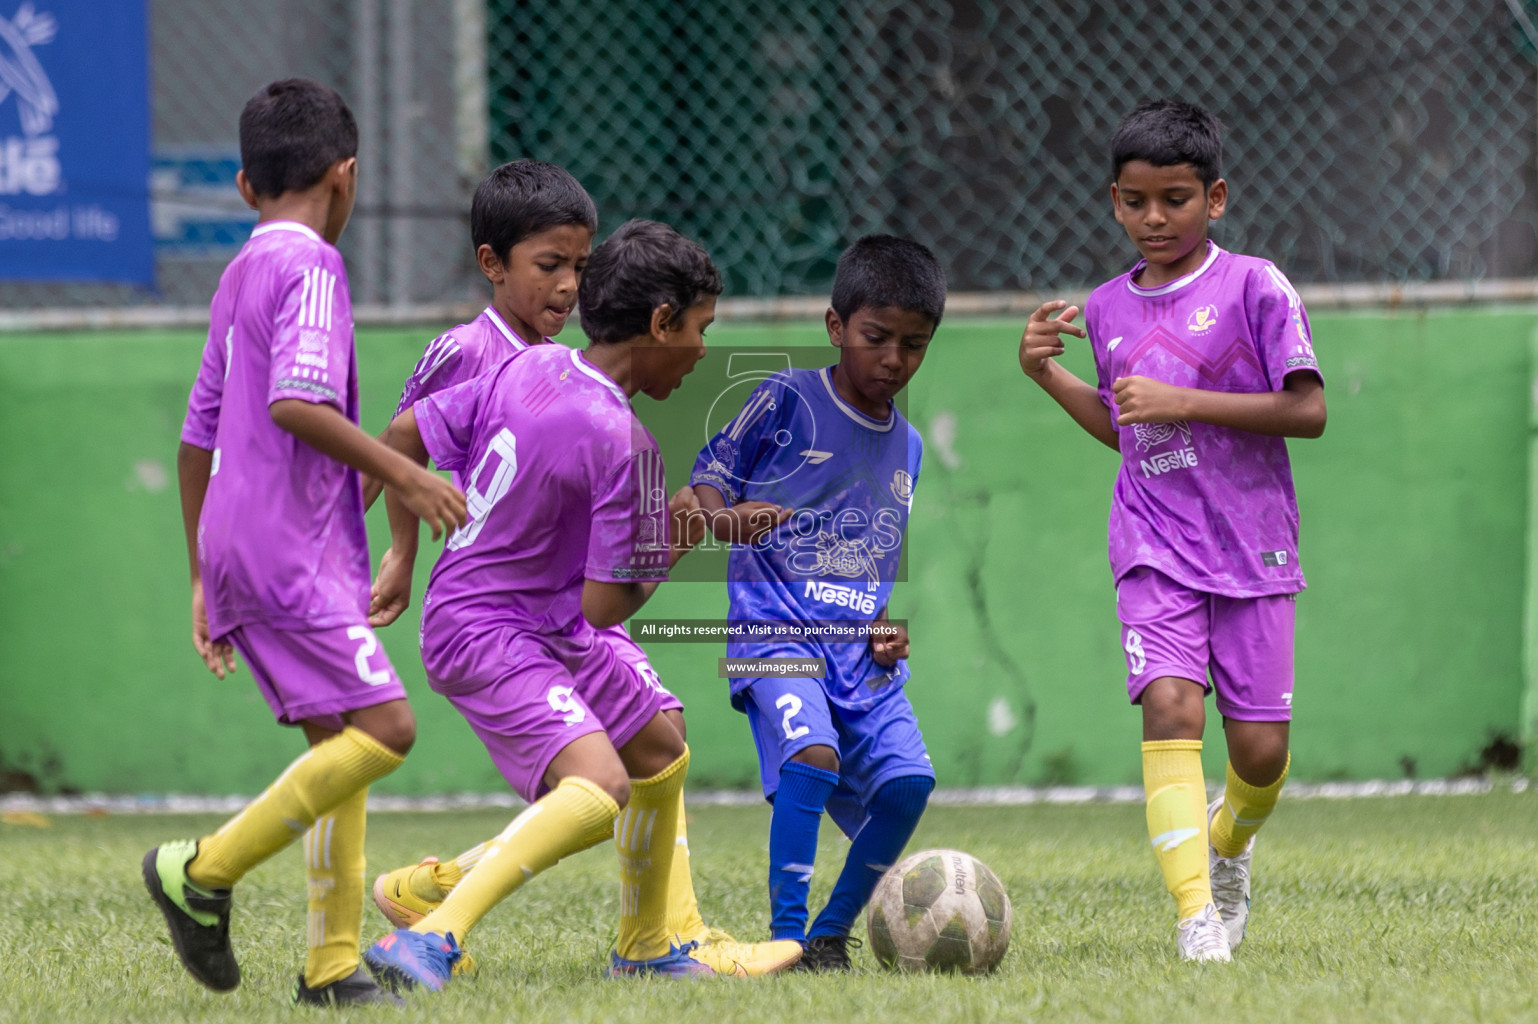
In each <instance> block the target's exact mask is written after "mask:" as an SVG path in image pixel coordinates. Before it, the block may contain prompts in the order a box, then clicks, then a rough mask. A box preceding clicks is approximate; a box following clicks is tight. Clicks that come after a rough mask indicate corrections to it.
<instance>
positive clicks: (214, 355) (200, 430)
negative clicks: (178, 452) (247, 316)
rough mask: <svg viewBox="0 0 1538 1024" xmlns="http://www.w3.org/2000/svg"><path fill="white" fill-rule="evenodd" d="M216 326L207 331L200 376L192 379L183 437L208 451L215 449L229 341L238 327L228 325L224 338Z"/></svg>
mask: <svg viewBox="0 0 1538 1024" xmlns="http://www.w3.org/2000/svg"><path fill="white" fill-rule="evenodd" d="M217 330H218V328H217V327H214V328H213V329H211V330H210V331H209V332H208V342H207V343H206V344H205V345H204V346H203V364H202V365H201V366H199V367H198V379H197V380H195V381H193V382H192V394H191V395H189V396H188V398H187V418H186V419H185V420H183V421H182V440H183V441H185V442H186V443H188V444H190V445H194V446H196V447H198V448H206V449H207V450H209V451H213V450H214V438H215V436H216V435H217V433H218V430H219V406H220V404H221V403H222V402H223V400H224V378H225V375H226V374H227V373H228V371H229V365H230V362H229V360H230V341H231V338H232V337H233V334H234V330H235V329H234V328H233V327H228V328H226V329H225V333H224V337H223V338H220V337H217V336H216V334H215V332H216V331H217Z"/></svg>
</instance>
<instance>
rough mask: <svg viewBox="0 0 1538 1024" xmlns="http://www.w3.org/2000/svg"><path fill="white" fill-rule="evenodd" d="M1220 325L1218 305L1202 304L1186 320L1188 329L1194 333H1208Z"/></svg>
mask: <svg viewBox="0 0 1538 1024" xmlns="http://www.w3.org/2000/svg"><path fill="white" fill-rule="evenodd" d="M1217 325H1218V307H1216V306H1211V305H1208V306H1200V307H1198V308H1197V309H1196V310H1195V311H1194V312H1192V314H1191V315H1190V317H1189V318H1187V320H1186V330H1188V331H1190V332H1191V333H1192V334H1206V333H1207V332H1208V331H1210V330H1212V329H1213V328H1214V327H1216V326H1217Z"/></svg>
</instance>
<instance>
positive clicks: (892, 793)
mask: <svg viewBox="0 0 1538 1024" xmlns="http://www.w3.org/2000/svg"><path fill="white" fill-rule="evenodd" d="M934 788H935V780H934V779H931V778H929V777H928V776H927V775H904V776H903V777H901V778H898V779H893V780H892V781H891V782H888V783H887V784H886V785H884V786H882V787H881V788H880V789H879V790H877V791H876V795H875V796H874V797H873V798H872V799H871V802H870V817H868V818H867V819H866V820H865V827H864V828H862V829H860V833H859V835H857V836H855V837H854V842H853V843H852V844H850V847H849V856H848V857H847V858H846V859H845V860H844V870H843V871H841V872H839V875H838V881H837V882H836V883H835V884H834V886H833V894H832V895H831V896H829V897H828V905H827V906H826V907H823V908H822V913H820V914H818V915H817V921H816V923H814V924H813V925H812V933H811V934H812V935H813V936H818V935H840V936H842V935H848V934H849V929H850V927H851V926H852V925H853V924H854V919H855V918H856V917H858V916H860V910H861V908H863V907H864V906H865V904H866V903H867V902H868V901H869V900H870V894H871V893H872V892H873V891H874V890H875V888H876V883H877V882H878V881H880V880H881V876H882V875H883V874H885V873H886V871H887V869H888V868H890V867H891V866H892V865H893V864H895V863H897V858H898V855H900V854H901V853H902V852H903V847H904V846H907V845H908V840H909V839H911V838H913V830H914V829H915V828H916V827H918V823H919V818H920V817H921V816H922V815H923V813H924V807H925V805H926V804H928V803H929V793H930V790H932V789H934ZM775 937H776V938H778V937H779V936H775Z"/></svg>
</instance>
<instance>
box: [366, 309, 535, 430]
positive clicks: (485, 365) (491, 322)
mask: <svg viewBox="0 0 1538 1024" xmlns="http://www.w3.org/2000/svg"><path fill="white" fill-rule="evenodd" d="M543 340H544V341H549V340H550V339H549V338H545V339H543ZM530 344H531V342H527V341H525V340H524V339H522V338H520V337H519V336H518V332H517V331H514V330H513V329H512V328H511V327H509V326H507V321H506V320H503V319H502V317H501V316H500V315H499V314H498V313H497V311H496V310H495V309H493V308H492V307H490V306H487V307H486V308H485V309H483V310H481V315H480V316H478V317H476V318H475V319H474V320H471V321H470V322H469V323H467V324H460V325H459V326H458V327H451V328H449V329H448V330H446V331H444V332H443V333H442V334H440V335H438V336H437V337H436V338H434V339H433V340H432V341H431V342H429V343H428V346H427V349H426V351H424V352H423V353H422V358H421V359H419V360H417V365H416V368H415V369H413V370H412V371H411V376H410V377H407V378H406V386H405V387H404V388H402V389H401V400H400V402H399V404H397V405H396V406H395V415H397V416H399V415H400V414H401V413H403V412H405V411H406V410H407V409H409V408H411V406H412V405H414V404H415V403H416V402H418V401H420V400H421V399H423V398H426V397H427V396H428V395H431V394H433V393H434V392H438V391H443V390H445V389H446V388H451V387H453V386H454V385H456V384H463V383H464V382H465V381H467V380H469V379H470V378H472V377H479V376H480V375H481V374H483V373H486V372H487V371H488V370H494V369H496V368H497V367H498V366H500V365H501V364H502V360H504V359H506V358H507V357H508V356H510V355H512V354H513V353H514V352H517V351H519V350H521V349H526V348H528V347H529V345H530ZM532 344H539V343H538V342H533V343H532Z"/></svg>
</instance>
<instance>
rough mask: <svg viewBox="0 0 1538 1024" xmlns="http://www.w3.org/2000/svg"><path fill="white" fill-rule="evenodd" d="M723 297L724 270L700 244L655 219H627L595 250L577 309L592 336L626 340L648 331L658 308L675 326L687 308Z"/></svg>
mask: <svg viewBox="0 0 1538 1024" xmlns="http://www.w3.org/2000/svg"><path fill="white" fill-rule="evenodd" d="M720 294H721V272H720V271H718V270H717V269H716V265H715V264H714V263H712V262H710V256H709V255H708V254H706V252H705V250H704V249H703V248H701V247H700V245H699V243H697V242H693V241H690V240H689V239H687V238H685V237H684V236H683V235H680V234H679V233H678V232H677V231H674V230H673V229H672V228H670V227H668V226H667V225H666V224H659V223H658V222H657V221H654V220H629V221H626V222H625V223H623V224H621V225H620V226H619V227H618V228H616V229H615V231H614V234H612V235H610V236H609V237H608V238H606V239H604V241H603V244H602V245H600V246H599V247H598V248H596V249H594V250H593V255H592V256H591V257H590V258H589V259H588V261H587V270H585V271H584V272H583V274H582V283H581V284H580V285H578V286H577V306H578V309H579V310H580V312H581V317H582V331H583V333H584V334H586V335H587V336H588V337H589V338H591V339H593V340H594V341H597V342H611V341H624V340H625V339H626V338H634V337H635V336H636V335H638V334H646V333H648V332H650V331H651V327H652V312H653V311H654V310H656V309H657V308H658V307H660V306H663V305H666V306H667V307H668V308H669V309H670V310H672V321H671V322H672V323H673V324H674V325H675V326H676V325H677V324H678V323H679V322H680V319H679V318H680V317H682V316H683V314H684V311H685V310H687V309H689V308H690V307H691V306H693V305H694V304H695V303H697V302H699V301H700V300H701V299H703V298H704V297H705V296H707V295H720Z"/></svg>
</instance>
